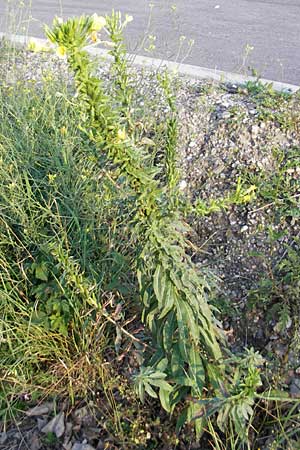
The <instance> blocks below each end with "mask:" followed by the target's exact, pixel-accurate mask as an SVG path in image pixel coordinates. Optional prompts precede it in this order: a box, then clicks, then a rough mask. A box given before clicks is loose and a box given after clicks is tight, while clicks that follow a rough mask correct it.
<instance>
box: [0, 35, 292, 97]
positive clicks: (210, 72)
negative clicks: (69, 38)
mask: <svg viewBox="0 0 300 450" xmlns="http://www.w3.org/2000/svg"><path fill="white" fill-rule="evenodd" d="M2 38H7V39H8V40H10V41H12V42H14V43H15V44H20V45H27V44H28V42H29V41H34V42H36V43H37V44H38V45H46V43H47V42H48V41H47V40H46V39H42V38H35V37H34V36H22V35H10V34H8V33H1V32H0V39H2ZM88 52H89V53H90V54H91V55H94V56H99V57H102V58H105V59H110V58H111V57H110V55H109V54H108V50H105V49H102V48H95V47H93V48H89V49H88ZM128 59H129V60H130V61H131V62H132V64H133V65H134V66H138V67H147V68H149V69H151V68H152V69H159V68H167V69H168V70H170V71H172V72H176V73H177V74H179V75H183V76H186V77H189V78H191V79H194V80H197V79H201V80H202V79H208V80H214V81H219V82H227V83H233V84H238V85H241V84H245V83H246V82H247V81H256V80H257V79H256V78H255V77H251V76H245V75H241V74H238V73H233V72H225V71H223V70H214V69H208V68H206V67H200V66H194V65H191V64H180V63H177V62H174V61H167V60H164V59H157V58H151V57H148V56H139V55H133V54H128ZM260 82H261V83H263V84H272V86H273V89H274V90H276V91H278V92H291V93H294V92H297V91H298V90H300V86H297V85H295V84H289V83H283V82H280V81H275V80H268V79H265V78H260Z"/></svg>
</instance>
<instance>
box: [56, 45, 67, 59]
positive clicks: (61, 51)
mask: <svg viewBox="0 0 300 450" xmlns="http://www.w3.org/2000/svg"><path fill="white" fill-rule="evenodd" d="M66 53H67V49H66V47H64V46H63V45H60V46H59V47H57V49H56V54H57V56H59V57H60V58H64V57H65V55H66Z"/></svg>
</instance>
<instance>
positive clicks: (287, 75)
mask: <svg viewBox="0 0 300 450" xmlns="http://www.w3.org/2000/svg"><path fill="white" fill-rule="evenodd" d="M150 1H151V0H85V1H83V0H23V2H22V1H21V0H0V31H4V30H7V29H8V28H9V27H10V28H14V29H17V32H18V33H19V34H24V33H29V34H30V35H34V36H42V35H43V32H42V24H43V23H48V24H50V23H51V22H52V19H53V17H54V16H55V15H59V16H63V17H64V18H66V17H69V16H73V15H78V14H82V13H87V14H91V13H94V12H97V13H98V14H104V13H109V12H110V11H111V9H112V8H115V9H116V10H120V11H122V12H124V13H128V14H131V15H132V16H133V17H134V20H133V22H131V23H130V24H129V25H128V29H127V34H126V37H127V43H128V48H129V51H131V52H132V51H135V52H136V53H138V54H148V52H147V50H145V48H147V47H149V39H147V36H149V35H153V36H156V40H155V42H154V41H152V43H153V44H155V46H156V49H155V51H154V53H152V55H153V56H155V57H163V58H166V59H171V60H182V59H183V58H185V59H184V62H185V63H188V64H194V65H198V66H202V67H208V68H212V69H214V68H216V69H221V70H228V71H233V72H241V73H250V72H249V71H248V67H250V68H251V69H255V70H256V71H257V72H258V73H259V74H260V75H261V76H263V77H265V78H269V79H273V80H278V81H284V82H288V83H293V84H300V0H154V1H152V4H153V6H152V8H151V7H149V2H150ZM20 3H24V4H25V5H24V6H23V7H22V6H19V4H20ZM30 5H31V6H30ZM174 5H175V6H176V7H174ZM29 15H30V16H32V19H31V20H29V21H28V18H29ZM149 23H150V24H149ZM180 36H185V37H186V39H185V40H183V38H181V39H180ZM145 37H146V40H145V41H144V42H143V38H145ZM189 40H194V45H193V47H192V49H191V51H189ZM247 47H248V50H247ZM249 47H251V48H252V50H249Z"/></svg>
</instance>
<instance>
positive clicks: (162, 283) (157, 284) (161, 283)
mask: <svg viewBox="0 0 300 450" xmlns="http://www.w3.org/2000/svg"><path fill="white" fill-rule="evenodd" d="M165 288H166V272H165V270H164V268H163V267H162V266H161V265H160V264H158V265H157V267H156V269H155V272H154V277H153V289H154V293H155V296H156V298H157V301H158V305H159V308H160V309H162V308H163V304H164V303H163V302H164V292H165Z"/></svg>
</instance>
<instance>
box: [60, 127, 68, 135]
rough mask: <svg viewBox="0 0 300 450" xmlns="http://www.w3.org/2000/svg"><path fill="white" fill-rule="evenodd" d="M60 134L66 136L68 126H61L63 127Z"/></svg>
mask: <svg viewBox="0 0 300 450" xmlns="http://www.w3.org/2000/svg"><path fill="white" fill-rule="evenodd" d="M60 134H61V135H62V136H64V135H65V134H67V128H66V127H61V129H60Z"/></svg>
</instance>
